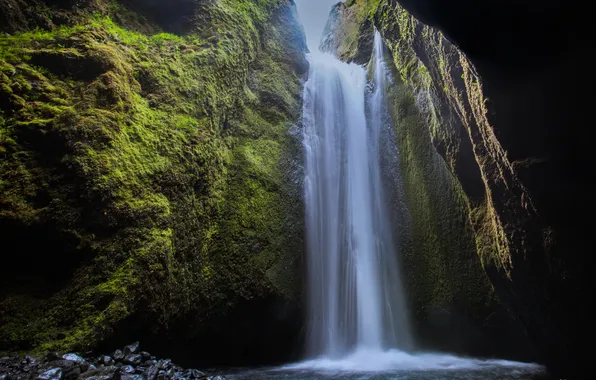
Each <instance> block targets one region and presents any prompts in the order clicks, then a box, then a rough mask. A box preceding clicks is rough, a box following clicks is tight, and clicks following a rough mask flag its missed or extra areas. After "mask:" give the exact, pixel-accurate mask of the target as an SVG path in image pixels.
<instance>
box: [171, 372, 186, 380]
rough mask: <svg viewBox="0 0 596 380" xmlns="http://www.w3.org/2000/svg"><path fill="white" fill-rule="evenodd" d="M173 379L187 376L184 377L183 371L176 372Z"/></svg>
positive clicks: (182, 379) (183, 379) (177, 379)
mask: <svg viewBox="0 0 596 380" xmlns="http://www.w3.org/2000/svg"><path fill="white" fill-rule="evenodd" d="M172 380H186V377H184V374H183V373H182V372H175V373H174V375H173V376H172Z"/></svg>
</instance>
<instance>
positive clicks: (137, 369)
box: [135, 367, 147, 375]
mask: <svg viewBox="0 0 596 380" xmlns="http://www.w3.org/2000/svg"><path fill="white" fill-rule="evenodd" d="M146 370H147V367H137V368H135V373H136V374H138V375H142V374H144V373H145V371H146Z"/></svg>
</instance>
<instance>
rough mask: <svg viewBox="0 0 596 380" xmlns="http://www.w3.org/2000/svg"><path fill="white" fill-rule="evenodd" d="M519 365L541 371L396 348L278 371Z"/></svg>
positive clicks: (515, 363) (535, 365)
mask: <svg viewBox="0 0 596 380" xmlns="http://www.w3.org/2000/svg"><path fill="white" fill-rule="evenodd" d="M503 367H508V368H512V369H514V368H519V369H524V370H530V371H541V370H542V367H541V366H540V365H538V364H534V363H520V362H515V361H508V360H482V359H473V358H463V357H458V356H455V355H448V354H440V353H418V354H410V353H407V352H404V351H399V350H387V351H369V350H358V351H356V352H354V353H352V354H350V355H347V356H345V357H343V358H341V359H330V358H324V357H322V358H318V359H314V360H308V361H304V362H301V363H295V364H290V365H287V366H284V367H281V368H280V369H281V370H315V371H322V372H325V371H330V372H349V373H366V372H374V373H379V372H392V373H393V372H401V371H450V370H451V371H453V370H469V371H473V370H487V369H494V368H503Z"/></svg>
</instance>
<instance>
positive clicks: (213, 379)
mask: <svg viewBox="0 0 596 380" xmlns="http://www.w3.org/2000/svg"><path fill="white" fill-rule="evenodd" d="M206 380H226V378H225V377H223V376H219V375H217V376H208V377H207V379H206Z"/></svg>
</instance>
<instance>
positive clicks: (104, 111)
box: [0, 0, 303, 351]
mask: <svg viewBox="0 0 596 380" xmlns="http://www.w3.org/2000/svg"><path fill="white" fill-rule="evenodd" d="M289 6H290V5H289V3H285V2H284V3H280V2H277V1H270V0H260V1H257V2H255V1H232V0H225V1H220V2H217V3H213V4H209V5H205V6H204V7H203V8H202V9H201V12H200V13H199V14H198V16H197V17H198V18H199V19H198V20H197V24H196V30H195V31H194V32H193V33H191V34H189V35H187V36H179V35H173V34H166V33H162V32H157V33H153V34H147V33H141V32H139V31H138V30H139V29H138V28H135V30H137V31H135V30H129V29H126V28H124V27H122V26H121V25H119V24H117V23H116V22H115V21H114V20H122V19H123V18H122V17H119V14H121V13H124V12H125V11H124V10H123V9H124V7H123V6H121V5H120V4H118V3H116V2H112V3H111V5H110V7H109V12H112V16H114V17H113V18H110V17H105V16H101V15H99V14H95V15H87V16H86V18H83V19H84V20H85V22H82V23H80V25H76V26H71V27H61V28H56V29H54V30H49V31H46V30H44V31H42V30H35V31H32V32H27V33H22V34H15V35H10V36H9V35H3V36H1V37H0V50H1V51H2V53H1V55H0V109H1V110H2V112H1V113H0V116H1V117H0V155H2V160H1V161H0V189H1V190H2V191H1V193H0V226H1V227H3V228H6V229H11V231H13V232H15V233H16V234H17V235H19V236H20V235H22V234H27V233H28V231H29V230H30V229H33V228H37V229H42V230H44V231H47V233H48V234H49V235H52V236H57V237H59V238H61V239H62V241H64V242H66V241H68V244H67V243H64V245H63V246H60V247H59V249H58V252H56V253H55V257H53V258H52V262H53V264H52V265H54V266H56V268H59V267H60V266H66V265H69V262H73V261H74V262H76V263H77V265H76V266H75V267H74V268H73V271H72V274H65V275H64V276H66V277H65V278H64V280H65V281H50V282H57V283H59V286H56V287H54V288H52V290H51V291H49V292H48V293H46V294H43V295H42V296H36V295H34V294H35V288H34V286H39V284H35V285H30V286H29V287H27V285H24V286H23V287H20V288H19V287H14V288H9V287H7V288H6V289H1V291H2V292H1V293H0V348H6V349H19V348H20V347H21V348H22V347H35V348H36V349H38V350H42V351H43V350H50V349H51V350H70V349H86V348H88V347H91V346H92V345H94V344H95V343H96V342H98V341H101V340H102V339H104V338H106V337H108V336H110V335H112V334H113V333H114V329H116V328H117V327H118V325H119V323H121V322H122V321H123V320H124V319H126V318H127V317H129V316H133V315H135V314H136V313H141V312H142V313H144V315H145V318H143V320H144V321H146V323H147V326H146V327H147V329H150V330H153V331H155V330H159V329H162V328H167V326H169V325H170V324H171V323H172V322H173V321H175V320H176V319H181V318H186V317H187V316H192V317H193V318H196V319H197V320H201V319H203V318H207V317H209V316H210V315H211V314H213V313H222V312H225V311H226V310H227V309H229V308H231V307H233V306H234V304H235V303H236V302H238V301H240V300H242V299H251V298H254V297H259V296H267V295H268V294H281V295H286V296H295V295H296V293H297V292H296V291H295V290H294V289H288V288H287V287H286V286H287V283H283V284H282V283H281V282H276V278H277V275H278V274H279V273H281V272H283V271H284V270H286V271H289V272H290V273H291V272H292V271H293V270H294V267H293V265H294V263H293V262H292V263H290V264H288V262H287V261H286V262H285V264H281V261H282V260H285V259H284V257H285V255H286V254H288V252H291V255H296V249H295V248H291V247H293V246H294V247H298V248H297V249H301V246H300V245H299V240H298V239H297V238H296V237H297V236H299V235H300V233H301V232H300V231H301V225H299V224H293V225H291V226H289V225H288V224H287V222H286V221H287V220H289V219H292V218H291V215H290V214H291V213H294V214H295V213H297V212H299V211H298V210H297V209H296V208H295V204H299V199H296V198H292V197H293V196H294V195H292V196H289V195H288V191H289V190H288V187H287V186H288V185H287V181H286V179H285V178H284V171H283V170H282V165H283V162H284V160H287V159H291V157H295V155H296V151H295V150H293V149H294V148H293V144H294V142H292V141H291V138H290V136H289V134H288V128H289V127H290V126H291V123H292V121H293V120H297V119H298V116H299V110H300V100H301V97H300V93H301V84H300V78H299V77H298V75H297V74H294V70H293V67H292V65H293V64H294V62H293V61H292V60H289V59H288V56H289V55H291V54H290V53H293V52H291V49H295V47H294V46H291V45H288V41H290V40H291V38H288V34H291V33H294V29H292V28H293V26H292V25H288V24H285V22H286V21H287V20H281V19H280V18H279V14H280V12H281V13H283V12H285V11H284V7H289ZM127 17H128V16H127ZM282 21H283V22H282ZM149 29H150V28H149ZM154 29H158V28H154ZM295 29H296V30H297V29H298V26H297V25H296V26H295ZM293 37H294V36H292V38H293ZM298 37H300V36H298ZM296 54H297V55H298V56H300V55H302V54H303V52H298V53H296ZM288 203H289V204H290V205H287V204H288ZM15 236H16V235H15ZM45 243H47V244H61V243H55V242H50V241H48V242H44V241H43V240H40V241H39V242H38V243H35V244H33V245H31V246H27V247H25V248H24V249H26V250H27V252H26V254H27V255H28V256H30V257H32V260H33V262H35V260H36V257H37V258H39V257H40V255H42V254H43V252H42V251H37V250H38V249H39V248H40V247H42V246H43V245H44V244H45ZM54 248H56V247H54ZM10 254H11V252H6V253H3V255H10ZM7 257H8V256H7ZM7 257H3V259H7ZM293 258H294V256H292V259H293ZM7 262H8V264H7V266H14V268H13V269H14V270H16V271H17V272H18V271H19V268H18V262H16V261H14V260H9V261H7ZM280 268H285V269H280ZM273 272H274V273H273ZM2 273H3V274H4V271H3V272H2ZM9 273H10V270H9V269H7V270H6V274H9ZM272 273H273V274H272ZM281 276H283V275H281Z"/></svg>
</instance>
